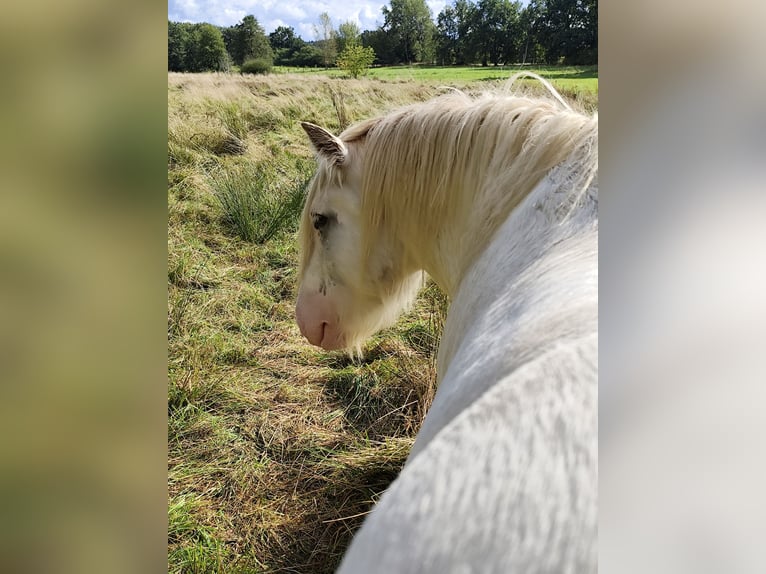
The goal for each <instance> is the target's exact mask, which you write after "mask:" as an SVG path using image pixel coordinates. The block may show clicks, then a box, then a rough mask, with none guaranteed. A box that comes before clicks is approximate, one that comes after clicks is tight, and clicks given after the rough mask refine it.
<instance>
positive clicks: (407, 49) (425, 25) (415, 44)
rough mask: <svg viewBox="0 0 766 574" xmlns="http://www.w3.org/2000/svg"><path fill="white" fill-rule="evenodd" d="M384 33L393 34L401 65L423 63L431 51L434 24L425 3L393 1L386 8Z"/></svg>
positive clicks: (408, 0) (384, 12)
mask: <svg viewBox="0 0 766 574" xmlns="http://www.w3.org/2000/svg"><path fill="white" fill-rule="evenodd" d="M381 11H382V12H383V18H384V22H383V26H382V28H383V30H384V31H385V32H386V33H388V34H390V35H391V39H392V42H393V44H394V47H395V51H396V56H397V57H398V58H399V60H400V61H402V62H407V63H411V62H420V61H423V60H424V59H426V57H427V56H428V54H429V52H430V50H431V41H432V37H433V32H434V23H433V22H432V21H431V9H430V8H429V7H428V5H427V4H426V2H425V0H391V6H390V7H388V6H383V8H382V9H381Z"/></svg>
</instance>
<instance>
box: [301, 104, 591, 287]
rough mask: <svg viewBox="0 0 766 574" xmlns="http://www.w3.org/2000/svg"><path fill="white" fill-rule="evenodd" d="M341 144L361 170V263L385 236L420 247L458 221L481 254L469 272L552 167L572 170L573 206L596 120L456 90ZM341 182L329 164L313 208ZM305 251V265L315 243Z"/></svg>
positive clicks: (371, 124)
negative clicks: (328, 189)
mask: <svg viewBox="0 0 766 574" xmlns="http://www.w3.org/2000/svg"><path fill="white" fill-rule="evenodd" d="M340 139H341V140H343V142H344V143H346V144H347V147H348V150H349V154H350V156H349V158H350V160H351V161H357V158H360V159H361V161H363V162H364V175H363V187H362V190H361V205H362V217H363V218H364V221H363V222H362V229H363V251H362V253H363V256H364V257H367V256H369V255H370V254H371V253H372V252H373V251H374V249H375V245H376V242H378V241H379V240H380V238H381V237H383V236H384V234H385V235H387V236H389V237H399V238H402V239H403V240H405V241H406V242H407V243H409V244H414V245H418V244H423V243H424V242H427V241H429V240H431V239H432V238H434V237H436V236H437V235H438V234H439V233H440V230H442V229H445V226H451V225H453V224H454V223H456V222H458V221H460V222H461V223H460V225H461V227H464V228H465V236H466V240H467V241H470V243H471V244H472V245H473V246H474V247H475V249H473V250H472V251H469V252H466V254H465V255H466V256H465V257H464V259H465V261H464V262H462V263H461V264H460V265H461V268H464V266H465V265H467V264H469V263H470V261H471V260H472V259H473V257H474V256H475V255H476V253H477V252H478V251H479V250H481V248H482V247H483V246H484V245H486V243H487V242H488V241H489V240H490V239H491V237H492V235H493V234H494V232H495V231H496V230H497V228H498V227H499V225H500V224H501V223H502V222H503V221H505V219H506V218H507V217H508V215H509V213H510V212H511V210H513V208H514V207H515V206H517V205H518V204H519V203H520V202H521V200H522V199H524V197H526V196H527V194H528V193H529V192H530V191H532V189H533V188H534V187H535V186H536V185H537V184H538V183H539V182H540V180H541V179H542V178H543V177H544V176H545V175H546V174H547V173H548V172H549V171H550V170H551V169H552V168H553V167H555V166H557V165H559V164H562V163H564V162H568V163H569V164H570V165H571V170H570V174H571V176H570V178H571V183H572V189H573V194H574V195H573V197H574V198H576V197H577V196H578V195H579V194H581V193H583V192H584V191H585V189H586V188H587V187H588V186H589V185H590V184H591V182H592V180H593V178H594V177H595V174H596V172H597V170H598V146H597V143H598V119H597V116H595V115H594V116H592V117H589V116H586V115H584V114H581V113H578V112H575V111H572V110H571V109H569V108H568V107H567V108H565V107H564V106H563V105H562V104H561V103H559V102H556V101H553V100H548V99H541V98H530V97H518V96H514V95H510V94H508V93H485V94H483V95H480V96H478V97H471V96H469V95H466V94H465V93H462V92H459V91H453V92H452V93H449V94H446V95H443V96H440V97H437V98H434V99H432V100H430V101H427V102H424V103H418V104H414V105H411V106H407V107H404V108H401V109H399V110H397V111H394V112H392V113H390V114H388V115H386V116H383V117H379V118H375V119H371V120H366V121H363V122H360V123H358V124H356V125H353V126H351V127H349V128H348V129H346V130H345V131H344V132H343V133H342V134H341V135H340ZM342 180H343V174H342V170H341V169H339V168H337V167H334V166H331V165H329V164H327V163H326V162H323V165H320V168H319V170H318V172H317V176H316V180H315V182H314V185H312V187H311V189H310V191H309V197H308V199H307V201H308V202H311V201H312V198H313V196H314V194H315V193H316V191H317V190H318V189H321V188H322V187H323V185H326V184H327V183H330V182H331V181H335V182H336V183H342ZM570 201H571V200H570ZM308 217H309V215H308V213H307V211H306V212H304V222H303V226H302V227H303V228H304V229H310V228H311V226H310V221H309V220H308V219H307V218H308ZM466 219H468V221H469V224H468V225H467V226H466V224H465V221H466ZM302 247H303V249H302V252H303V257H304V261H307V260H308V257H310V255H311V250H312V245H311V237H310V234H306V235H305V236H304V238H303V245H302ZM443 287H444V286H443Z"/></svg>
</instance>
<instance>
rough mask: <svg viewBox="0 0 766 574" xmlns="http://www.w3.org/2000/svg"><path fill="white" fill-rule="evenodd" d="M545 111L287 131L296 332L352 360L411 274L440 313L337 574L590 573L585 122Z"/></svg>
mask: <svg viewBox="0 0 766 574" xmlns="http://www.w3.org/2000/svg"><path fill="white" fill-rule="evenodd" d="M546 85H547V86H548V88H549V89H550V90H553V88H552V87H550V85H549V84H546ZM552 93H554V95H555V96H556V99H552V98H550V97H541V96H534V97H533V96H529V95H524V94H519V93H517V92H516V91H511V90H510V89H500V90H494V91H485V92H484V93H482V94H478V95H469V94H466V93H464V92H462V91H458V90H453V91H452V92H450V93H446V94H443V95H440V96H436V97H434V98H432V99H430V100H428V101H425V102H420V103H416V104H412V105H409V106H405V107H402V108H399V109H397V110H394V111H392V112H390V113H387V114H385V115H382V116H380V117H376V118H373V119H368V120H363V121H361V122H359V123H357V124H354V125H352V126H350V127H348V128H347V129H345V130H344V131H343V132H342V133H341V134H340V135H339V136H335V135H333V134H332V133H331V132H330V131H328V130H327V129H325V128H322V127H320V126H317V125H315V124H313V123H309V122H301V125H302V127H303V129H304V130H305V132H306V134H307V135H308V138H309V141H310V143H311V147H312V148H313V150H314V153H315V155H316V159H317V170H316V173H315V174H314V177H313V179H312V180H311V182H310V184H309V186H308V190H307V196H306V202H305V206H304V209H303V212H302V214H301V219H300V225H299V241H300V262H299V270H298V282H299V289H298V297H297V302H296V319H297V323H298V326H299V328H300V331H301V333H302V334H303V335H304V336H305V337H306V338H307V339H308V341H309V342H310V343H312V344H314V345H318V346H321V347H322V348H324V349H326V350H333V349H346V350H348V352H350V353H351V354H352V355H353V354H359V353H360V352H361V346H362V344H363V343H364V341H365V339H366V338H368V337H369V336H370V335H372V334H374V333H375V332H377V331H378V330H380V329H382V328H384V327H386V326H388V325H390V324H392V323H393V322H394V321H395V320H396V318H397V317H398V316H399V315H400V314H401V313H402V312H403V311H404V310H406V309H407V308H408V306H409V305H410V304H411V303H412V301H413V300H414V298H415V297H416V295H417V293H418V290H419V289H420V287H421V286H422V284H423V273H424V272H425V273H427V274H428V275H429V276H430V277H432V278H433V280H434V281H435V282H436V283H437V284H438V286H439V287H440V288H441V289H442V290H443V291H444V293H446V295H447V296H448V299H449V301H450V305H449V309H448V311H447V317H446V320H445V325H444V331H443V334H442V338H441V341H440V344H439V349H438V353H437V377H438V380H437V391H436V394H435V397H434V400H433V403H432V406H431V407H430V409H429V411H428V413H427V415H426V417H425V419H424V421H423V424H422V427H421V429H420V431H419V432H418V434H417V436H416V438H415V441H414V444H413V447H412V450H411V452H410V454H409V456H408V458H407V460H406V462H405V464H404V466H403V468H402V470H401V472H400V474H399V476H398V477H397V478H396V479H395V480H394V482H393V483H392V484H391V486H390V487H389V488H388V489H387V491H386V492H385V493H384V494H383V496H382V497H381V499H380V500H379V502H378V503H377V505H376V506H375V508H374V509H373V510H372V512H371V513H370V514H369V515H368V516H367V517H366V519H365V521H364V522H363V524H362V526H361V528H360V529H359V530H358V531H357V533H356V534H355V535H354V537H353V539H352V542H351V544H350V546H349V548H348V550H347V551H346V553H345V555H344V557H343V559H342V560H341V563H340V565H339V569H338V572H340V573H341V574H350V573H363V574H369V573H381V574H382V573H390V572H397V573H421V574H422V573H447V572H455V573H473V572H482V573H495V572H497V573H513V572H523V573H532V572H556V573H569V572H577V573H583V572H596V571H597V558H598V553H597V515H598V513H597V491H598V480H597V479H598V472H597V450H598V438H597V435H598V369H597V361H598V115H597V113H594V114H585V113H582V112H578V111H575V110H573V109H572V108H571V107H570V106H569V105H567V104H566V103H565V102H564V101H563V99H561V98H560V97H559V96H558V94H556V93H555V91H552Z"/></svg>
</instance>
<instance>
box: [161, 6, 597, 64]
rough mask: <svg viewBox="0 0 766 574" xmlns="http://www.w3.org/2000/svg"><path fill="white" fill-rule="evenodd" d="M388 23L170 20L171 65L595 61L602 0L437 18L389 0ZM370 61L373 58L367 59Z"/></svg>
mask: <svg viewBox="0 0 766 574" xmlns="http://www.w3.org/2000/svg"><path fill="white" fill-rule="evenodd" d="M382 14H383V24H382V25H381V26H380V27H378V28H377V29H375V30H365V31H361V30H360V29H359V27H358V25H357V24H356V23H354V22H350V21H349V22H342V23H340V24H339V25H338V26H337V27H336V26H335V25H334V24H333V22H332V20H331V18H330V16H329V15H328V14H327V13H323V14H321V15H320V16H319V19H318V23H317V24H315V25H314V36H315V38H314V40H313V41H306V40H303V39H302V38H301V37H299V36H297V35H296V33H295V30H294V29H293V28H291V27H288V26H280V27H278V28H277V29H276V30H274V31H273V32H272V33H271V34H269V35H268V36H267V35H266V34H265V32H264V30H263V28H262V27H261V25H260V24H259V23H258V20H257V19H256V18H255V17H254V16H252V15H249V16H245V17H244V18H243V19H242V21H241V22H239V23H238V24H236V25H234V26H229V27H219V26H213V25H212V24H207V23H203V24H189V23H184V22H171V21H168V70H170V71H178V72H201V71H205V70H218V71H226V70H229V69H231V66H232V65H237V66H240V67H241V66H243V65H244V64H245V63H246V62H247V63H249V64H253V63H259V66H258V67H259V68H264V69H268V68H270V67H271V65H272V64H277V65H283V66H301V67H318V66H322V67H325V68H328V67H331V66H335V65H337V64H340V65H342V66H344V67H345V66H347V65H348V62H350V61H351V62H353V61H356V62H357V65H358V63H359V61H360V59H361V61H363V62H365V63H366V62H368V61H369V62H370V63H372V61H373V59H374V63H376V64H379V65H395V64H403V63H406V64H410V63H427V64H438V65H470V64H480V65H482V66H488V65H490V64H493V65H498V64H516V63H531V64H571V65H577V64H586V65H587V64H596V63H597V62H598V0H530V1H529V2H528V4H527V5H526V6H522V5H521V2H519V1H511V0H478V1H476V2H474V1H473V0H453V1H452V3H451V4H448V5H447V6H445V7H444V9H442V11H441V12H439V14H438V15H437V17H436V20H435V21H434V19H433V15H432V12H431V10H430V8H429V7H428V5H427V4H426V2H425V0H390V4H389V5H386V6H383V8H382ZM367 65H369V64H367Z"/></svg>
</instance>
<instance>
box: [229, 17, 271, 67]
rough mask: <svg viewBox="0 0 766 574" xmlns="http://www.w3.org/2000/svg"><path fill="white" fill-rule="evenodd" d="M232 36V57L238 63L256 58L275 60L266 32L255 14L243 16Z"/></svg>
mask: <svg viewBox="0 0 766 574" xmlns="http://www.w3.org/2000/svg"><path fill="white" fill-rule="evenodd" d="M231 36H232V46H231V48H230V49H231V50H232V58H233V59H234V62H235V63H236V64H238V65H242V63H243V62H244V61H245V60H250V59H254V58H258V59H264V60H268V61H273V59H274V54H273V52H272V51H271V46H270V45H269V41H268V39H267V38H266V33H265V32H264V31H263V28H262V27H261V25H260V24H259V23H258V20H257V19H256V18H255V16H253V15H248V16H245V17H244V18H242V21H241V22H240V23H239V24H237V25H236V26H234V30H233V32H232V34H231Z"/></svg>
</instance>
